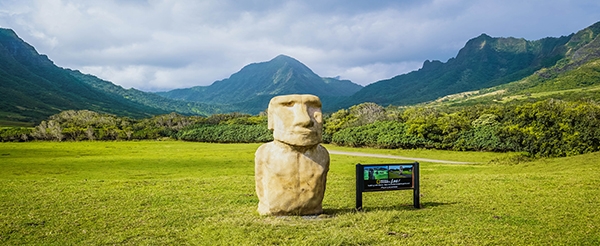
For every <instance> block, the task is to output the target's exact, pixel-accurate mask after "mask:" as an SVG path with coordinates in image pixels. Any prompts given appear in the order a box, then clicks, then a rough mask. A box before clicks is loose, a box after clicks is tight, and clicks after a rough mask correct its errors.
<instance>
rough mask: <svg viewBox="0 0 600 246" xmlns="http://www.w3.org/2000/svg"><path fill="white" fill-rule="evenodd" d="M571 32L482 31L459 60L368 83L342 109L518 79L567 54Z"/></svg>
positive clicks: (404, 102)
mask: <svg viewBox="0 0 600 246" xmlns="http://www.w3.org/2000/svg"><path fill="white" fill-rule="evenodd" d="M572 37H573V34H571V35H569V36H562V37H559V38H552V37H549V38H544V39H540V40H536V41H528V40H525V39H522V38H521V39H518V38H512V37H511V38H493V37H490V36H488V35H486V34H482V35H480V36H478V37H476V38H473V39H471V40H469V41H468V42H467V43H466V45H465V46H464V47H463V48H462V49H461V50H460V51H459V52H458V55H457V56H456V58H451V59H449V60H448V61H447V62H445V63H444V62H441V61H429V60H427V61H425V62H424V63H423V67H422V68H421V69H419V70H417V71H413V72H410V73H407V74H403V75H398V76H396V77H393V78H391V79H387V80H382V81H378V82H375V83H373V84H370V85H368V86H366V87H365V88H364V89H362V90H361V91H359V92H358V93H356V94H354V95H353V96H351V97H349V98H347V99H345V100H344V101H343V102H342V103H340V104H339V105H338V107H349V106H352V105H355V104H359V103H362V102H374V103H377V104H381V105H391V104H393V105H409V104H416V103H421V102H426V101H431V100H435V99H437V98H439V97H442V96H445V95H449V94H454V93H459V92H465V91H470V90H478V89H482V88H488V87H492V86H496V85H500V84H505V83H509V82H512V81H516V80H520V79H522V78H524V77H526V76H529V75H531V74H533V73H534V72H535V71H537V70H539V69H542V68H548V67H551V66H553V65H555V64H556V62H557V61H559V60H561V59H562V58H564V57H565V56H566V53H567V52H568V50H569V48H568V47H567V43H568V42H569V40H571V38H572Z"/></svg>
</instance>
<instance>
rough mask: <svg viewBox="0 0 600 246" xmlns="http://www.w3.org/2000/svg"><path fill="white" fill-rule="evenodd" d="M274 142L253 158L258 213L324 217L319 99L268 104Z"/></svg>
mask: <svg viewBox="0 0 600 246" xmlns="http://www.w3.org/2000/svg"><path fill="white" fill-rule="evenodd" d="M268 117H269V122H268V124H269V129H270V130H272V131H273V138H274V141H273V142H269V143H266V144H263V145H261V146H260V147H259V148H258V149H257V150H256V155H255V159H254V161H255V179H256V193H257V195H258V199H259V203H258V213H259V214H261V215H314V214H320V213H322V212H323V208H322V202H323V196H324V195H325V182H326V181H327V171H329V152H327V150H326V149H325V148H324V147H323V146H321V145H320V143H321V140H322V132H323V118H322V114H321V100H319V98H318V97H316V96H313V95H285V96H277V97H274V98H273V99H271V102H270V103H269V109H268Z"/></svg>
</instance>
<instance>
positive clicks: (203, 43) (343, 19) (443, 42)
mask: <svg viewBox="0 0 600 246" xmlns="http://www.w3.org/2000/svg"><path fill="white" fill-rule="evenodd" d="M597 21H600V1H597V0H593V1H586V0H584V1H564V0H546V1H538V0H531V1H528V0H518V1H516V0H505V1H475V0H447V1H444V0H439V1H427V0H422V1H413V0H410V1H400V0H397V1H385V0H382V1H349V0H343V1H342V0H339V1H338V0H331V1H328V0H306V1H286V0H281V1H276V0H264V1H260V0H247V1H233V0H214V1H198V0H181V1H177V0H146V1H144V0H122V1H116V0H98V1H95V0H88V1H77V0H38V1H35V0H2V1H0V27H3V28H10V29H13V30H15V31H16V32H17V34H18V35H19V36H20V37H21V38H22V39H23V40H25V41H26V42H28V43H30V44H31V45H33V46H34V47H35V48H36V49H37V50H38V52H39V53H42V54H46V55H48V56H49V57H50V59H52V60H53V61H54V62H55V64H57V65H58V66H61V67H66V68H71V69H78V70H80V71H82V72H84V73H88V74H93V75H96V76H98V77H100V78H102V79H105V80H109V81H111V82H113V83H115V84H118V85H121V86H123V87H125V88H131V87H133V88H137V89H141V90H145V91H164V90H170V89H175V88H187V87H192V86H196V85H210V84H212V83H213V82H214V81H216V80H221V79H225V78H227V77H229V76H230V75H231V74H233V73H235V72H237V71H239V70H240V69H241V68H242V67H243V66H245V65H247V64H249V63H254V62H263V61H268V60H270V59H272V58H274V57H275V56H277V55H279V54H285V55H289V56H291V57H294V58H296V59H298V60H299V61H301V62H303V63H304V64H306V65H307V66H308V67H310V68H311V69H312V70H313V71H314V72H315V73H317V74H319V75H320V76H324V77H335V76H340V77H341V78H342V79H349V80H352V81H353V82H355V83H358V84H361V85H367V84H369V83H373V82H376V81H378V80H382V79H387V78H391V77H393V76H395V75H398V74H403V73H407V72H410V71H412V70H416V69H418V68H420V67H421V65H422V64H423V61H425V60H441V61H443V62H445V61H447V60H448V59H449V58H451V57H454V56H456V54H457V53H458V51H459V49H460V48H462V47H463V46H464V44H465V43H466V42H467V41H468V40H469V39H471V38H474V37H476V36H479V35H480V34H482V33H486V34H488V35H490V36H492V37H517V38H525V39H528V40H537V39H540V38H544V37H559V36H562V35H569V34H571V33H573V32H577V31H579V30H581V29H583V28H585V27H587V26H590V25H592V24H593V23H595V22H597Z"/></svg>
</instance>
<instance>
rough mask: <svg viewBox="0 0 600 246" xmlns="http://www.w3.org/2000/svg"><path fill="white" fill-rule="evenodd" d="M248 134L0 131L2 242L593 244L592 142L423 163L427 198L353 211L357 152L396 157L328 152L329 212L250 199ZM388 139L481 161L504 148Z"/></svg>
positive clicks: (599, 235) (397, 196) (388, 196)
mask: <svg viewBox="0 0 600 246" xmlns="http://www.w3.org/2000/svg"><path fill="white" fill-rule="evenodd" d="M257 147H258V144H205V143H189V142H178V141H167V142H152V141H142V142H70V143H49V142H30V143H2V144H0V244H2V245H24V244H25V245H27V244H31V245H72V244H84V245H88V244H92V245H97V244H125V245H131V244H133V245H139V244H142V245H143V244H152V245H165V244H170V245H180V244H200V245H204V244H217V245H257V244H258V245H269V244H286V245H288V244H291V245H356V244H361V245H390V244H391V245H448V244H451V245H455V244H464V245H523V244H526V245H598V244H600V228H599V226H600V215H599V213H598V211H599V210H598V204H599V203H600V191H598V187H600V178H599V175H598V173H600V165H599V164H598V160H600V154H599V153H594V154H588V155H581V156H575V157H570V158H557V159H541V160H537V161H533V162H526V163H520V164H511V163H506V164H497V163H496V164H478V165H451V164H434V163H421V176H422V179H421V185H422V187H421V193H422V195H423V196H422V198H421V202H422V204H423V208H422V209H414V208H412V192H410V191H391V192H374V193H365V194H364V196H363V199H364V201H363V205H364V210H365V211H364V212H358V213H357V212H355V211H354V209H353V208H354V205H355V204H354V199H355V197H354V196H355V191H354V165H355V164H356V163H393V162H395V161H394V160H390V159H378V158H368V157H351V156H342V155H331V160H332V163H331V170H330V173H329V176H328V177H329V178H328V183H327V191H326V195H325V200H324V202H323V206H324V209H325V213H326V216H322V217H320V218H303V217H269V216H259V215H258V214H257V213H256V211H255V210H256V205H257V202H258V199H257V198H256V195H255V194H254V176H253V175H254V161H253V156H254V151H255V150H256V148H257ZM327 147H328V148H330V149H338V150H345V151H348V149H342V148H337V147H335V146H327ZM358 151H371V150H368V149H359V150H358ZM389 151H391V152H392V154H399V153H401V154H400V155H406V156H409V154H410V153H413V154H414V153H416V154H418V155H419V156H414V157H421V158H432V159H444V158H442V157H451V160H455V161H473V160H477V162H482V163H487V162H489V161H490V160H492V159H497V158H503V157H504V156H509V155H511V154H488V153H468V152H467V153H462V152H444V151H413V152H402V151H396V152H395V151H393V150H389ZM374 152H381V153H384V152H385V153H387V152H386V151H383V150H381V151H379V150H378V151H374Z"/></svg>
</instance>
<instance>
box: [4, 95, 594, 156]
mask: <svg viewBox="0 0 600 246" xmlns="http://www.w3.org/2000/svg"><path fill="white" fill-rule="evenodd" d="M324 121H325V123H324V127H323V132H324V134H323V141H324V142H325V143H332V144H336V145H341V146H351V147H374V148H391V149H395V148H432V149H447V150H471V151H496V152H506V151H517V152H526V153H528V154H529V155H531V156H533V157H559V156H572V155H577V154H583V153H589V152H595V151H598V150H600V105H599V104H598V103H597V102H595V101H591V100H588V101H563V100H557V99H547V100H542V101H538V102H526V103H523V102H521V103H506V104H493V105H491V104H487V105H476V106H469V107H454V108H444V107H429V106H411V107H394V106H389V107H382V106H380V105H377V104H374V103H363V104H359V105H355V106H352V107H350V108H348V109H341V110H338V111H337V112H334V113H332V114H327V115H325V117H324ZM0 138H1V139H2V141H31V140H50V141H85V140H92V141H98V140H143V139H178V140H184V141H200V142H214V143H251V142H268V141H272V140H273V137H272V134H271V132H270V131H269V130H268V129H267V116H266V114H265V113H261V114H259V115H249V114H241V113H229V114H215V115H211V116H209V117H201V116H183V115H180V114H176V113H171V114H166V115H159V116H154V117H151V118H146V119H131V118H127V117H117V116H114V115H109V114H101V113H97V112H93V111H87V110H79V111H74V110H69V111H63V112H61V113H59V114H56V115H53V116H51V117H49V118H48V119H47V120H45V121H42V122H41V123H40V124H39V125H37V126H36V127H35V128H2V129H0Z"/></svg>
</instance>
